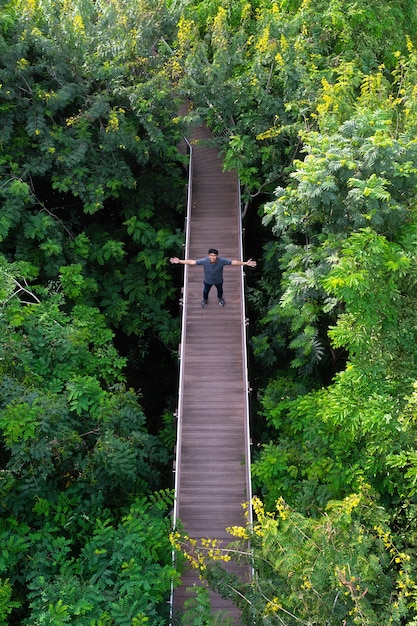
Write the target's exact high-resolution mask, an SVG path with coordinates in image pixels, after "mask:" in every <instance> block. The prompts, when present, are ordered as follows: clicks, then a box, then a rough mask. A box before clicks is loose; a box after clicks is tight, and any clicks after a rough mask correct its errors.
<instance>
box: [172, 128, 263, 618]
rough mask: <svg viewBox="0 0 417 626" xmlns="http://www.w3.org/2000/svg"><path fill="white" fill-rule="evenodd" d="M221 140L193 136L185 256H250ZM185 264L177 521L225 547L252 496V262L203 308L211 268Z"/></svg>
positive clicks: (227, 606) (227, 275)
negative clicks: (214, 252)
mask: <svg viewBox="0 0 417 626" xmlns="http://www.w3.org/2000/svg"><path fill="white" fill-rule="evenodd" d="M211 139H213V137H212V135H211V133H210V131H209V130H208V129H207V128H200V129H197V130H196V131H194V135H193V137H192V139H191V140H190V144H189V145H190V147H191V156H190V171H189V175H190V177H189V186H188V187H189V189H188V207H187V221H186V245H185V257H186V258H191V259H199V258H201V257H204V256H206V255H207V252H208V249H209V248H211V247H214V248H217V249H218V250H219V253H220V256H223V257H226V258H230V259H239V260H241V259H242V258H243V255H242V229H241V209H240V191H239V180H238V177H237V175H236V173H230V172H228V173H224V172H223V170H222V161H221V158H220V155H219V153H218V150H217V149H216V148H214V147H210V141H209V140H211ZM182 267H184V287H183V293H182V307H183V310H182V338H181V346H180V368H179V401H178V410H177V419H178V429H177V433H178V435H177V448H176V461H175V491H176V501H175V508H174V526H175V525H176V523H177V521H178V520H180V521H181V524H182V526H183V528H184V530H185V531H186V532H187V533H188V535H189V536H190V537H192V538H195V539H201V538H211V539H214V538H215V539H218V540H220V541H222V543H223V545H224V546H225V545H226V544H227V543H230V541H232V537H231V536H230V535H229V534H228V533H227V532H226V527H228V526H233V525H244V524H245V521H246V520H245V518H244V511H243V508H242V503H245V502H248V501H250V500H251V483H250V441H249V411H248V390H249V385H248V373H247V360H246V330H245V329H246V318H245V304H244V270H243V268H242V267H240V266H233V267H231V266H226V267H225V268H224V299H225V301H226V306H225V307H224V308H222V307H220V306H219V304H218V300H217V293H216V288H215V287H212V290H211V292H210V296H209V303H208V306H207V307H206V308H205V309H202V308H201V300H202V293H203V269H202V267H200V266H181V268H182ZM179 271H181V270H179ZM245 271H252V270H250V269H247V270H245ZM240 574H241V575H242V572H240ZM245 575H247V576H248V575H249V571H247V572H245ZM194 583H196V584H199V583H198V577H197V575H196V573H195V571H189V572H186V573H185V574H184V576H183V584H182V586H181V587H180V588H178V589H176V590H175V592H174V595H173V602H172V606H173V614H174V616H175V614H176V613H177V611H180V610H181V609H182V608H183V605H184V601H185V600H186V598H187V597H190V594H189V592H188V591H187V588H188V587H191V586H192V585H193V584H194ZM211 603H212V610H213V611H217V610H226V611H227V613H228V614H229V615H230V616H231V617H232V618H233V619H234V620H235V623H236V624H239V623H240V621H239V612H238V611H237V609H236V608H235V607H234V605H233V604H232V603H231V602H230V601H226V600H223V599H222V598H220V597H219V596H217V595H216V594H211ZM173 623H175V620H174V622H173Z"/></svg>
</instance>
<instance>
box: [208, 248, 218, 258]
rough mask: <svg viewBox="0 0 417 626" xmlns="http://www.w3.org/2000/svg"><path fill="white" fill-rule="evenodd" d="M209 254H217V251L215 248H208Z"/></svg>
mask: <svg viewBox="0 0 417 626" xmlns="http://www.w3.org/2000/svg"><path fill="white" fill-rule="evenodd" d="M208 253H209V254H217V256H219V251H218V250H216V248H210V250H209V251H208Z"/></svg>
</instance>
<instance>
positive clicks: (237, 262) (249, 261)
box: [231, 259, 256, 267]
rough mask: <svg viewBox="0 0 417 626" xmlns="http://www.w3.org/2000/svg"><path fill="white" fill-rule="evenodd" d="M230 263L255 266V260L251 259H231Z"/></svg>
mask: <svg viewBox="0 0 417 626" xmlns="http://www.w3.org/2000/svg"><path fill="white" fill-rule="evenodd" d="M231 264H232V265H243V266H245V267H256V261H252V259H248V260H247V261H237V260H236V259H233V261H232V263H231Z"/></svg>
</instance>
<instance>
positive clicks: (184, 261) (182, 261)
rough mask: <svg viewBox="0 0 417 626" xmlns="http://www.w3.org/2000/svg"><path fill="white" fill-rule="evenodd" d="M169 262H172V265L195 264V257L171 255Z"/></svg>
mask: <svg viewBox="0 0 417 626" xmlns="http://www.w3.org/2000/svg"><path fill="white" fill-rule="evenodd" d="M169 261H170V263H173V264H174V265H178V263H179V264H180V265H196V264H197V261H196V260H195V259H179V258H178V257H177V256H172V257H171V258H170V259H169Z"/></svg>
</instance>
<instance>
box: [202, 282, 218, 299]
mask: <svg viewBox="0 0 417 626" xmlns="http://www.w3.org/2000/svg"><path fill="white" fill-rule="evenodd" d="M212 287H213V285H209V284H208V283H204V291H203V298H204V300H207V298H208V295H209V291H210V289H211V288H212ZM215 287H216V289H217V297H218V298H222V297H223V283H218V284H217V285H215Z"/></svg>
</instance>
